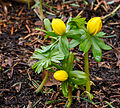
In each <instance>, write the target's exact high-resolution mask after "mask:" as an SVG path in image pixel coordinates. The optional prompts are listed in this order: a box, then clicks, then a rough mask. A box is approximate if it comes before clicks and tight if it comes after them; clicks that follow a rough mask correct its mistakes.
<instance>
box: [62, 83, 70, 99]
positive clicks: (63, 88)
mask: <svg viewBox="0 0 120 108" xmlns="http://www.w3.org/2000/svg"><path fill="white" fill-rule="evenodd" d="M61 87H62V93H63V95H64V97H67V96H68V83H67V81H62V84H61Z"/></svg>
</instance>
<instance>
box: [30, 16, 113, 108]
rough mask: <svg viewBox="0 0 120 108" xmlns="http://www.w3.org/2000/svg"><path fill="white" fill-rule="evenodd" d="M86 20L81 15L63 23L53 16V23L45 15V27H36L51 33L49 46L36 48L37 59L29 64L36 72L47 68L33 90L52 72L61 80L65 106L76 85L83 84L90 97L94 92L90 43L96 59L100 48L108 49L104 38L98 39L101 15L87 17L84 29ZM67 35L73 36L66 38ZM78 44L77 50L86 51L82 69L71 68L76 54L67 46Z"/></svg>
mask: <svg viewBox="0 0 120 108" xmlns="http://www.w3.org/2000/svg"><path fill="white" fill-rule="evenodd" d="M85 24H86V21H85V18H80V17H77V18H69V20H68V22H67V23H66V25H65V23H64V22H63V21H62V20H61V19H53V20H52V23H50V21H49V20H48V19H45V20H44V25H45V28H46V31H45V30H41V29H39V28H37V30H40V31H43V32H45V33H46V35H47V36H50V37H51V38H52V39H53V41H52V43H51V44H50V45H48V46H41V48H40V49H36V50H35V52H34V54H33V58H34V59H38V61H37V62H36V63H35V64H34V65H33V66H32V68H33V69H35V72H36V73H38V74H39V73H40V72H41V71H43V69H46V70H47V73H46V75H45V77H44V79H43V81H42V83H41V85H40V86H39V87H38V88H37V89H36V93H38V92H39V91H40V90H41V89H42V87H43V86H44V84H45V82H46V80H47V77H48V73H49V72H54V74H53V76H54V78H55V79H56V80H59V81H61V88H62V93H63V95H64V96H65V97H67V98H68V102H67V104H66V107H67V108H70V105H71V103H72V91H73V90H74V89H75V88H79V87H81V88H86V91H85V92H84V93H86V94H87V95H88V97H89V99H90V100H92V98H93V95H92V94H91V93H90V89H91V87H90V79H89V63H88V52H89V49H90V48H91V47H92V53H93V56H94V58H95V60H96V61H97V62H100V61H101V57H102V51H101V49H104V50H110V49H111V47H110V46H108V45H106V44H105V43H104V42H103V40H101V39H99V38H100V37H103V35H105V33H103V32H99V31H100V30H101V27H102V21H101V18H100V17H94V18H92V19H90V20H89V21H88V23H87V29H86V27H85ZM68 38H71V39H72V40H71V41H70V42H69V41H68ZM77 45H79V49H80V51H83V52H84V53H85V58H84V60H85V62H84V64H85V66H84V70H85V72H83V71H80V70H74V65H73V64H74V60H75V57H74V54H73V52H70V48H74V47H75V46H77Z"/></svg>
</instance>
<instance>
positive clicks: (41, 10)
mask: <svg viewBox="0 0 120 108" xmlns="http://www.w3.org/2000/svg"><path fill="white" fill-rule="evenodd" d="M39 1H40V14H41V20H43V19H44V15H43V8H42V1H41V0H39Z"/></svg>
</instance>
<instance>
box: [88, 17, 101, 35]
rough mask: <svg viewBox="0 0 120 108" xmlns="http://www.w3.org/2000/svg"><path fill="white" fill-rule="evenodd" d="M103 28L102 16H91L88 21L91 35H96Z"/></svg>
mask: <svg viewBox="0 0 120 108" xmlns="http://www.w3.org/2000/svg"><path fill="white" fill-rule="evenodd" d="M101 28H102V21H101V18H100V17H94V18H91V19H90V20H89V21H88V23H87V31H88V33H89V34H90V35H91V36H94V35H96V34H97V33H98V32H99V31H100V30H101Z"/></svg>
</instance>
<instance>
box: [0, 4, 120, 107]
mask: <svg viewBox="0 0 120 108" xmlns="http://www.w3.org/2000/svg"><path fill="white" fill-rule="evenodd" d="M48 3H50V2H48ZM59 4H60V3H58V4H57V3H54V8H55V9H56V7H57V6H59ZM79 4H80V7H79V8H78V7H77V8H76V7H75V6H74V7H72V8H71V7H70V6H69V4H68V6H69V8H68V7H67V6H64V5H62V9H61V10H58V11H59V12H58V13H56V11H53V10H51V9H49V8H47V7H46V6H45V4H43V8H44V10H45V13H44V15H45V16H46V17H48V18H49V19H52V18H53V17H57V16H58V15H60V14H61V15H63V16H64V17H63V20H64V21H67V19H68V17H69V15H73V17H75V16H76V15H77V14H78V13H79V12H80V11H81V10H82V9H83V7H85V6H86V5H85V4H84V3H83V2H79ZM50 5H51V6H52V4H51V3H50ZM60 6H61V5H60ZM117 6H118V3H114V4H112V5H109V8H108V11H105V10H104V9H103V8H102V7H99V8H98V9H97V10H96V11H93V10H90V7H88V6H86V7H85V8H84V10H83V13H82V14H81V16H82V17H86V18H87V20H89V19H90V18H91V17H94V16H105V15H106V14H108V13H109V12H111V11H113V9H115V8H116V7H117ZM22 8H23V11H22V12H21V14H20V11H21V10H22ZM7 9H8V14H7V15H6V14H5V12H4V8H3V4H0V67H1V69H0V108H23V107H24V108H27V106H28V105H29V108H32V107H33V108H35V107H36V108H55V107H57V108H63V107H64V106H65V103H66V100H67V99H66V98H64V97H63V96H62V93H61V90H60V87H59V86H58V85H52V86H50V87H47V86H45V87H44V88H43V90H42V92H41V93H39V94H37V95H36V94H35V93H34V91H35V89H36V86H35V85H34V83H33V82H34V81H36V82H38V83H39V84H40V82H41V74H36V73H35V72H34V70H32V69H31V64H32V63H33V61H30V57H31V56H32V54H33V52H34V50H35V48H40V46H41V45H46V44H49V42H50V40H49V39H48V40H44V34H43V33H42V34H41V33H39V32H38V31H36V30H35V28H36V27H41V28H42V29H43V26H42V25H43V22H41V21H40V20H39V18H38V17H37V16H36V14H35V13H34V11H33V10H32V9H28V8H27V5H25V4H19V3H14V2H12V6H10V5H9V3H8V4H7ZM48 9H49V10H48ZM57 9H59V8H57ZM46 11H50V12H52V11H53V12H54V14H55V15H54V16H53V15H49V14H46ZM102 31H104V32H105V33H107V35H114V37H111V38H104V41H105V43H107V44H109V45H111V46H112V48H113V49H112V50H110V51H103V58H102V61H101V62H100V63H97V62H96V61H95V60H94V58H93V57H92V54H91V52H90V56H89V58H90V74H91V81H92V82H93V83H94V84H95V85H93V86H92V90H91V92H92V94H93V95H94V99H93V102H94V103H95V104H93V103H91V102H90V101H88V100H85V99H87V98H86V96H82V95H80V99H79V92H80V89H79V90H75V91H74V92H73V95H74V96H75V97H74V98H73V103H72V105H71V108H110V105H108V104H107V102H109V103H111V105H112V106H114V107H115V108H119V107H120V10H119V11H117V12H116V14H114V16H111V17H109V18H106V19H105V20H104V23H103V28H102ZM28 34H30V35H29V36H28V37H26V36H27V35H28ZM38 34H39V36H38ZM74 51H75V52H78V53H79V55H78V56H76V57H77V58H79V59H81V61H76V63H75V68H77V69H80V70H82V69H83V67H84V66H83V55H82V53H81V52H80V51H79V50H78V48H75V50H74ZM76 96H78V97H76Z"/></svg>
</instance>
